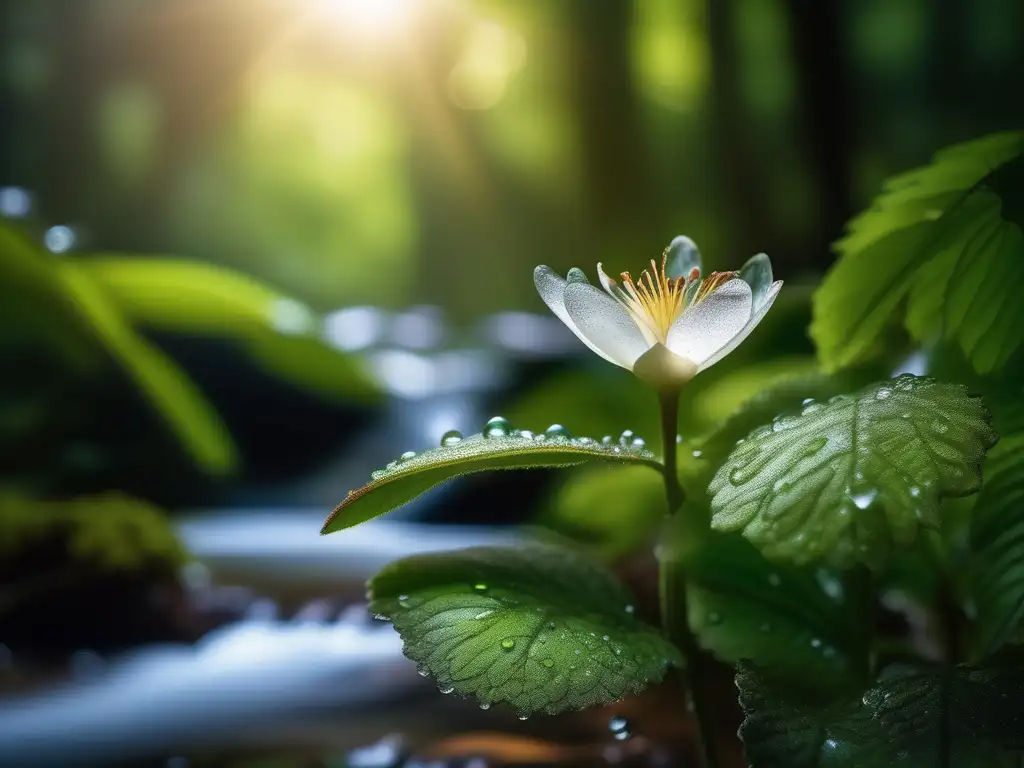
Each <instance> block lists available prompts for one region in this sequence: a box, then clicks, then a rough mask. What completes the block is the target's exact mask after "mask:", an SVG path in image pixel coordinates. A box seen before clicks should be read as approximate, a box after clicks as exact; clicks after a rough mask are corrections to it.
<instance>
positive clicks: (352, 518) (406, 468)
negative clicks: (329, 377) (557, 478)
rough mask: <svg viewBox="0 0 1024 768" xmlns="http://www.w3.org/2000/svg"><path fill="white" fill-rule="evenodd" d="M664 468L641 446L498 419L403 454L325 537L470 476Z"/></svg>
mask: <svg viewBox="0 0 1024 768" xmlns="http://www.w3.org/2000/svg"><path fill="white" fill-rule="evenodd" d="M595 460H603V461H612V462H619V463H632V464H646V465H648V466H651V467H653V468H654V469H657V470H660V468H661V465H660V464H659V463H658V461H657V460H656V459H655V458H654V454H653V453H651V452H650V451H648V450H647V449H646V448H645V447H644V446H643V442H642V441H639V440H630V439H621V440H619V441H613V440H611V438H608V440H607V441H604V442H599V441H597V440H593V439H591V438H589V437H579V438H576V437H571V436H570V435H569V433H568V432H567V431H566V430H565V429H564V428H562V427H561V426H558V425H553V426H551V427H549V428H548V429H547V431H546V432H542V433H539V434H536V435H535V434H533V433H532V432H529V431H528V430H517V429H512V428H511V427H509V426H508V422H506V421H505V420H504V419H501V418H494V419H491V421H490V422H488V426H487V428H486V429H485V431H484V432H483V433H482V434H477V435H471V436H469V437H462V436H461V435H458V434H451V435H446V436H445V438H444V439H443V440H442V444H441V447H440V448H433V449H431V450H429V451H424V452H423V453H420V454H412V453H409V454H403V456H402V458H400V459H398V460H396V461H393V462H391V464H389V465H388V466H387V468H386V469H382V470H378V471H376V472H374V473H373V478H372V480H371V481H370V482H369V483H368V484H366V485H364V486H363V487H362V488H359V489H358V490H355V491H350V492H349V494H348V496H347V497H346V498H345V500H344V501H343V502H342V503H341V504H339V505H338V506H337V507H336V508H335V510H334V511H333V512H332V513H331V514H330V516H329V517H328V518H327V521H326V522H325V523H324V527H323V530H322V531H321V533H331V532H333V531H339V530H341V529H343V528H351V527H352V526H353V525H358V524H359V523H362V522H365V521H367V520H369V519H371V518H374V517H377V516H378V515H383V514H384V513H385V512H390V511H391V510H392V509H395V508H396V507H400V506H402V505H403V504H406V503H408V502H410V501H412V500H413V499H415V498H416V497H417V496H419V495H420V494H421V493H424V492H425V491H428V490H430V489H431V488H433V487H434V486H435V485H438V484H439V483H443V482H444V481H445V480H451V479H452V478H454V477H458V476H459V475H465V474H469V473H471V472H485V471H487V470H492V469H527V468H532V467H569V466H573V465H576V464H585V463H586V462H588V461H595Z"/></svg>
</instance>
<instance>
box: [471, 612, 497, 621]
mask: <svg viewBox="0 0 1024 768" xmlns="http://www.w3.org/2000/svg"><path fill="white" fill-rule="evenodd" d="M492 613H494V611H481V612H480V613H478V614H477V615H476V616H474V617H473V618H474V619H486V618H487V617H488V616H490V615H491V614H492Z"/></svg>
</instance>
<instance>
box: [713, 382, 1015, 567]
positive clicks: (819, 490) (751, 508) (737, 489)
mask: <svg viewBox="0 0 1024 768" xmlns="http://www.w3.org/2000/svg"><path fill="white" fill-rule="evenodd" d="M988 418H989V417H988V412H987V411H986V409H985V406H984V404H983V403H982V401H981V400H980V398H976V397H970V396H968V394H967V392H966V390H965V389H964V388H963V387H960V386H958V385H953V384H943V383H940V382H938V381H935V380H934V379H928V378H918V377H915V376H910V375H903V376H900V377H898V378H896V379H894V380H889V381H884V382H880V383H878V384H874V385H871V386H869V387H866V388H865V389H863V390H861V391H860V392H858V393H857V394H854V395H844V396H838V397H834V398H832V399H831V400H829V401H828V403H827V404H826V403H818V402H811V403H807V404H806V405H805V406H804V408H803V411H802V412H801V413H800V414H799V415H794V416H783V417H779V418H777V419H776V420H775V421H774V422H773V423H772V424H769V425H766V426H763V427H760V428H758V429H756V430H754V431H753V432H751V433H750V435H749V437H748V438H747V439H746V440H741V441H740V443H738V444H737V446H736V448H735V449H734V450H733V452H732V454H730V456H729V458H728V460H727V461H726V462H725V463H724V464H723V465H722V466H721V467H720V468H719V470H718V472H717V473H716V474H715V476H714V478H713V479H712V481H711V484H710V486H709V492H710V493H711V494H712V495H713V499H712V505H711V508H712V513H713V518H712V525H713V527H714V528H716V529H717V530H720V531H735V530H742V531H743V534H744V536H746V537H747V538H748V539H750V541H752V542H753V543H754V544H756V545H757V546H758V548H760V550H761V551H762V552H763V553H764V554H765V555H766V556H767V557H769V558H771V559H776V558H780V559H791V560H793V561H795V562H797V563H806V562H809V561H812V560H816V559H819V558H824V557H827V558H828V559H829V560H830V561H831V562H832V563H833V564H835V565H838V566H844V567H845V566H849V565H851V564H852V563H854V562H856V561H857V560H860V561H863V562H865V563H866V564H868V565H869V566H871V567H878V566H880V565H881V563H882V562H883V561H884V559H885V557H886V556H887V554H888V552H889V550H890V549H891V547H892V546H893V545H894V544H901V545H902V544H908V543H909V542H911V541H913V539H914V536H915V535H916V533H917V528H918V526H919V525H920V524H921V523H922V522H934V519H935V514H936V512H937V509H938V504H939V500H940V499H941V498H942V497H944V496H964V495H967V494H969V493H972V492H974V491H976V490H978V487H979V486H980V484H981V472H980V469H981V462H982V459H983V458H984V456H985V451H986V450H987V449H988V448H990V447H991V446H992V445H993V443H994V442H995V433H994V432H993V430H992V428H991V426H990V425H989V421H988Z"/></svg>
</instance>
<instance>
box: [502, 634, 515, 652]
mask: <svg viewBox="0 0 1024 768" xmlns="http://www.w3.org/2000/svg"><path fill="white" fill-rule="evenodd" d="M501 647H502V648H504V649H505V650H506V651H511V650H512V649H513V648H515V647H516V641H515V640H513V639H512V638H511V637H506V638H505V639H504V640H502V641H501Z"/></svg>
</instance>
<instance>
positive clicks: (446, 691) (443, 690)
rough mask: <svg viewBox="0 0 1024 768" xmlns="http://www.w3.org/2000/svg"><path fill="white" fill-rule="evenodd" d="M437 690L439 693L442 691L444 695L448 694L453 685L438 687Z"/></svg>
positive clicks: (452, 689)
mask: <svg viewBox="0 0 1024 768" xmlns="http://www.w3.org/2000/svg"><path fill="white" fill-rule="evenodd" d="M437 690H439V691H440V692H441V693H443V694H445V695H448V694H449V693H451V692H452V691H454V690H455V688H454V686H445V687H444V688H441V687H439V688H438V689H437Z"/></svg>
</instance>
